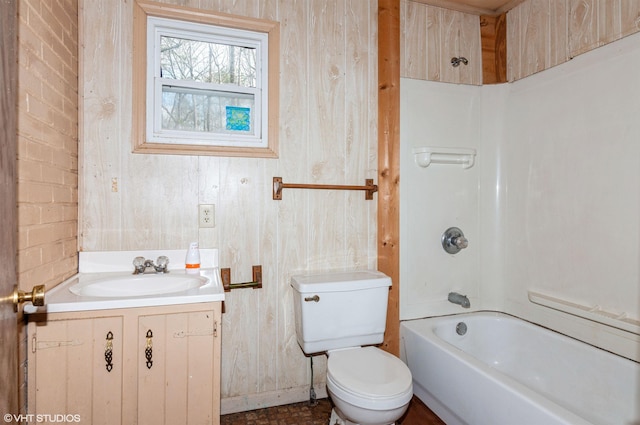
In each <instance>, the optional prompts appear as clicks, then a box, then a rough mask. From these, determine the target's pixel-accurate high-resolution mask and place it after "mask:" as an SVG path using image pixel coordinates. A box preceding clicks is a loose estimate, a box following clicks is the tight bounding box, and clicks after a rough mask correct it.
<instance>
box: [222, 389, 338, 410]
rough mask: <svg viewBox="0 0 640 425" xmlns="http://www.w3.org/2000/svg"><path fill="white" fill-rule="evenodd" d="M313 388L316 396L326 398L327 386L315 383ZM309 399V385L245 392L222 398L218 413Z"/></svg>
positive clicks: (261, 407)
mask: <svg viewBox="0 0 640 425" xmlns="http://www.w3.org/2000/svg"><path fill="white" fill-rule="evenodd" d="M317 386H318V387H321V388H315V392H316V398H326V397H328V395H327V388H326V387H325V386H324V384H322V385H317ZM302 401H309V387H308V386H306V385H305V386H302V387H294V388H287V389H284V390H277V391H267V392H263V393H258V394H247V395H241V396H235V397H228V398H223V399H222V400H221V401H220V414H222V415H228V414H230V413H237V412H246V411H249V410H255V409H263V408H265V407H273V406H281V405H283V404H292V403H299V402H302Z"/></svg>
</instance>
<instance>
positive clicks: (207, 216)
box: [198, 204, 216, 228]
mask: <svg viewBox="0 0 640 425" xmlns="http://www.w3.org/2000/svg"><path fill="white" fill-rule="evenodd" d="M198 223H199V224H198V227H200V228H202V227H216V216H215V205H213V204H200V205H198Z"/></svg>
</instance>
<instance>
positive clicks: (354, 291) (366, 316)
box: [291, 270, 391, 354]
mask: <svg viewBox="0 0 640 425" xmlns="http://www.w3.org/2000/svg"><path fill="white" fill-rule="evenodd" d="M291 286H292V287H293V294H294V314H295V320H296V337H297V339H298V344H300V347H301V348H302V351H304V352H305V353H307V354H312V353H318V352H322V351H327V350H333V349H336V348H347V347H358V346H362V345H371V344H380V343H381V342H382V341H383V339H384V329H385V324H386V318H387V300H388V298H389V287H390V286H391V278H390V277H388V276H387V275H385V274H384V273H381V272H378V271H372V270H358V271H349V272H331V273H319V274H306V275H298V276H292V277H291Z"/></svg>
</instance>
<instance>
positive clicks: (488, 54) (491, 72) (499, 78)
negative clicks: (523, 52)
mask: <svg viewBox="0 0 640 425" xmlns="http://www.w3.org/2000/svg"><path fill="white" fill-rule="evenodd" d="M480 38H481V40H482V83H483V84H497V83H506V82H507V14H506V13H503V14H502V15H497V16H489V15H483V16H480Z"/></svg>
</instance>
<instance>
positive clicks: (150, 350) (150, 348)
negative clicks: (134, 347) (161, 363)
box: [144, 329, 153, 369]
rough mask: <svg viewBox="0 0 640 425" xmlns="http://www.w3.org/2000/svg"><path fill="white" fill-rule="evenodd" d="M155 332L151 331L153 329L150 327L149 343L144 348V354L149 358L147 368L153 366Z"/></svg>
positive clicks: (148, 333) (148, 332)
mask: <svg viewBox="0 0 640 425" xmlns="http://www.w3.org/2000/svg"><path fill="white" fill-rule="evenodd" d="M152 339H153V332H151V329H149V330H148V331H147V344H146V346H145V348H144V356H145V358H146V359H147V369H151V366H153V360H152V358H153V341H152Z"/></svg>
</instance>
